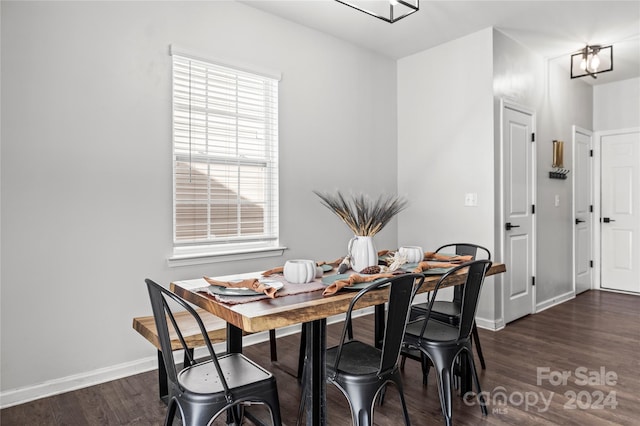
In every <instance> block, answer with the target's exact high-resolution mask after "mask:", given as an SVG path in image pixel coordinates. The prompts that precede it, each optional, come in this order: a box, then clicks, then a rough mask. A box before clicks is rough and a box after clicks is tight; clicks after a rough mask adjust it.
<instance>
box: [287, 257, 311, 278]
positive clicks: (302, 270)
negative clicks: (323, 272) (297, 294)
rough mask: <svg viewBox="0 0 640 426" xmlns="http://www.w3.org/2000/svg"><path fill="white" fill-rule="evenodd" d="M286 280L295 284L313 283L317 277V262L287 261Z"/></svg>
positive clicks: (303, 260)
mask: <svg viewBox="0 0 640 426" xmlns="http://www.w3.org/2000/svg"><path fill="white" fill-rule="evenodd" d="M283 272H284V279H285V280H287V281H288V282H290V283H293V284H303V283H308V282H311V281H313V280H314V279H315V277H316V272H317V268H316V262H314V261H313V260H306V259H294V260H287V261H286V262H285V264H284V271H283Z"/></svg>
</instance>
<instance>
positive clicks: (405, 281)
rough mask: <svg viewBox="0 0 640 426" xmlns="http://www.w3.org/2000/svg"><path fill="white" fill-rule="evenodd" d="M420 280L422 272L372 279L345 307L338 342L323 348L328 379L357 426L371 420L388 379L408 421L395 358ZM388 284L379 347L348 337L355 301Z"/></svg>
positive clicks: (370, 422) (421, 280) (371, 421)
mask: <svg viewBox="0 0 640 426" xmlns="http://www.w3.org/2000/svg"><path fill="white" fill-rule="evenodd" d="M423 281H424V276H423V275H422V274H405V275H397V276H395V277H392V278H388V279H385V280H382V281H378V282H374V283H373V284H372V285H370V286H368V287H367V288H365V289H363V290H360V292H358V293H357V294H356V295H355V296H354V298H353V300H352V301H351V303H350V305H349V308H348V310H347V313H346V319H345V322H344V326H343V329H342V335H341V337H340V343H339V344H338V345H337V346H334V347H332V348H329V349H327V351H326V371H327V382H328V383H332V384H334V385H335V386H337V387H338V389H340V391H341V392H342V393H343V394H344V395H345V397H346V398H347V400H348V402H349V406H350V408H351V415H352V419H353V424H354V425H356V426H361V425H362V426H368V425H371V424H372V423H373V407H374V405H375V401H376V397H377V396H378V395H381V392H382V391H383V390H384V389H385V387H386V385H387V384H388V383H393V384H395V386H396V388H397V389H398V392H399V394H400V401H401V403H402V410H403V413H404V419H405V423H406V424H407V425H408V424H410V421H409V413H408V411H407V406H406V403H405V399H404V393H403V390H402V379H401V376H400V371H399V369H398V358H399V354H400V348H401V346H402V336H403V335H404V329H405V327H406V324H407V320H408V318H409V309H410V307H411V301H412V300H413V296H414V295H415V292H416V291H417V289H418V288H420V286H421V285H422V282H423ZM387 285H388V291H389V302H388V308H387V314H386V319H385V327H384V338H383V341H382V348H381V349H378V348H377V347H375V346H373V345H370V344H368V343H364V342H361V341H359V340H352V339H347V335H348V331H349V327H350V324H351V315H352V312H353V310H354V309H357V303H358V301H359V300H360V299H362V298H363V297H366V295H367V293H369V292H371V291H373V290H377V289H379V288H382V287H384V286H387ZM302 401H304V397H303V399H302Z"/></svg>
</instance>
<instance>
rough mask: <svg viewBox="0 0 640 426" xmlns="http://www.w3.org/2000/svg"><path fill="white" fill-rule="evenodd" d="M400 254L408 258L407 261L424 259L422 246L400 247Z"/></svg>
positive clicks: (413, 261)
mask: <svg viewBox="0 0 640 426" xmlns="http://www.w3.org/2000/svg"><path fill="white" fill-rule="evenodd" d="M398 251H399V252H400V254H401V255H402V256H404V257H405V258H406V259H407V263H418V262H422V260H423V259H424V252H423V251H422V247H417V246H404V247H400V248H399V249H398Z"/></svg>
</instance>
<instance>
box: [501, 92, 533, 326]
mask: <svg viewBox="0 0 640 426" xmlns="http://www.w3.org/2000/svg"><path fill="white" fill-rule="evenodd" d="M534 126H535V113H534V112H533V111H531V110H529V109H527V108H525V107H522V106H519V105H516V104H513V103H510V102H507V101H504V100H503V101H502V105H501V153H502V185H503V190H502V217H503V219H504V221H503V228H502V235H503V237H502V249H503V250H502V255H503V259H504V263H505V264H507V265H509V267H508V268H507V272H506V273H505V276H504V279H503V281H502V282H503V285H502V291H503V298H502V301H503V313H504V322H505V324H506V323H509V322H511V321H513V320H516V319H518V318H521V317H523V316H525V315H528V314H530V313H533V312H534V310H535V309H534V306H535V290H534V284H535V283H534V276H535V263H534V262H535V257H534V256H535V254H534V253H535V219H534V205H535V188H534V185H535V181H536V180H535V173H536V172H535V170H536V168H535V127H534Z"/></svg>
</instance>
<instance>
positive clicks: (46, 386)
mask: <svg viewBox="0 0 640 426" xmlns="http://www.w3.org/2000/svg"><path fill="white" fill-rule="evenodd" d="M156 362H157V357H156V356H152V357H148V358H142V359H139V360H136V361H131V362H126V363H123V364H116V365H113V366H110V367H105V368H99V369H97V370H93V371H87V372H84V373H80V374H74V375H72V376H67V377H61V378H59V379H54V380H47V381H45V382H43V383H39V384H37V385H33V386H26V387H23V388H17V389H10V390H8V391H4V392H2V393H0V408H7V407H12V406H14V405H18V404H23V403H25V402H30V401H34V400H36V399H40V398H45V397H47V396H53V395H59V394H61V393H65V392H69V391H73V390H77V389H81V388H85V387H89V386H93V385H97V384H100V383H105V382H108V381H111V380H116V379H121V378H123V377H127V376H131V375H134V374H138V373H143V372H146V371H150V370H153V369H155V368H158V366H157V364H156Z"/></svg>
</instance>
